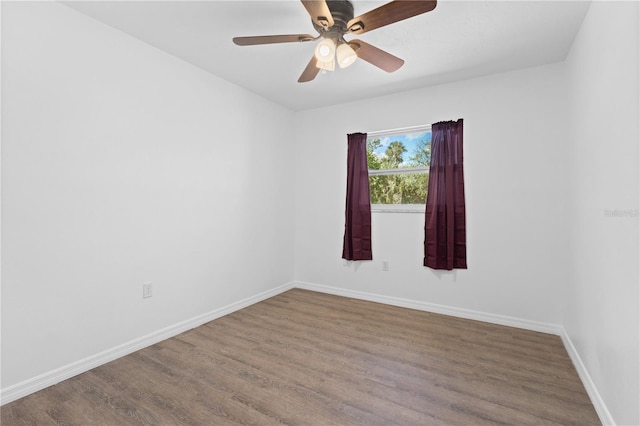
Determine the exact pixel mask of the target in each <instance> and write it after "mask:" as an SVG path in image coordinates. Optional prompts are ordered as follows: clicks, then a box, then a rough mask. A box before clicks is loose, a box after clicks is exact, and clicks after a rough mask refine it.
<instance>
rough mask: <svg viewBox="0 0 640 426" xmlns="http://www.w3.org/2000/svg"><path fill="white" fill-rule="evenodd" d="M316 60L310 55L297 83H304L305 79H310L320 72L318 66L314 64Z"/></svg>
mask: <svg viewBox="0 0 640 426" xmlns="http://www.w3.org/2000/svg"><path fill="white" fill-rule="evenodd" d="M317 62H318V60H317V59H316V57H315V55H314V56H312V57H311V60H310V61H309V63H308V64H307V67H306V68H305V69H304V71H302V74H301V75H300V78H299V79H298V83H306V82H307V81H311V80H313V79H314V78H316V76H317V75H318V72H320V68H318V67H317V66H316V64H317Z"/></svg>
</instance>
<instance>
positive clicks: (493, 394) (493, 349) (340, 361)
mask: <svg viewBox="0 0 640 426" xmlns="http://www.w3.org/2000/svg"><path fill="white" fill-rule="evenodd" d="M0 410H1V424H2V426H9V425H23V424H33V425H48V424H65V425H137V424H155V425H184V424H193V425H226V424H260V425H263V424H265V425H267V424H268V425H270V424H292V425H296V424H298V425H392V424H393V425H438V424H447V425H482V424H510V425H528V424H545V425H553V424H575V425H595V424H600V422H599V420H598V417H597V415H596V412H595V410H594V408H593V406H592V405H591V402H590V401H589V398H588V396H587V394H586V392H585V390H584V387H583V386H582V383H581V382H580V379H579V378H578V375H577V373H576V371H575V369H574V367H573V365H572V364H571V361H570V359H569V357H568V355H567V353H566V351H565V349H564V347H563V345H562V342H561V340H560V338H559V337H557V336H553V335H548V334H543V333H536V332H532V331H525V330H520V329H515V328H511V327H504V326H498V325H492V324H487V323H482V322H477V321H471V320H465V319H460V318H455V317H449V316H445V315H438V314H432V313H427V312H421V311H415V310H411V309H404V308H398V307H392V306H386V305H381V304H377V303H371V302H365V301H360V300H354V299H349V298H343V297H338V296H332V295H327V294H321V293H315V292H311V291H306V290H299V289H294V290H290V291H287V292H286V293H283V294H280V295H278V296H276V297H273V298H271V299H268V300H266V301H263V302H260V303H258V304H255V305H253V306H250V307H248V308H245V309H242V310H240V311H238V312H235V313H233V314H230V315H227V316H225V317H222V318H219V319H217V320H215V321H212V322H210V323H208V324H205V325H203V326H201V327H198V328H196V329H193V330H190V331H188V332H186V333H183V334H180V335H179V336H176V337H174V338H171V339H168V340H165V341H163V342H161V343H158V344H156V345H153V346H150V347H148V348H146V349H143V350H140V351H138V352H135V353H133V354H131V355H128V356H126V357H123V358H120V359H118V360H116V361H113V362H111V363H108V364H106V365H103V366H100V367H98V368H95V369H93V370H91V371H89V372H86V373H84V374H81V375H79V376H76V377H74V378H72V379H69V380H66V381H64V382H61V383H59V384H57V385H55V386H51V387H49V388H47V389H45V390H42V391H40V392H37V393H35V394H32V395H29V396H27V397H25V398H22V399H20V400H18V401H15V402H12V403H9V404H6V405H5V406H3V407H2V408H1V409H0Z"/></svg>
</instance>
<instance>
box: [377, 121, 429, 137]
mask: <svg viewBox="0 0 640 426" xmlns="http://www.w3.org/2000/svg"><path fill="white" fill-rule="evenodd" d="M415 130H431V124H424V125H422V126H411V127H401V128H399V129H388V130H376V131H375V132H367V136H370V135H373V136H380V135H388V134H400V133H409V132H412V131H415Z"/></svg>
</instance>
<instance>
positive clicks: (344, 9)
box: [233, 0, 437, 83]
mask: <svg viewBox="0 0 640 426" xmlns="http://www.w3.org/2000/svg"><path fill="white" fill-rule="evenodd" d="M300 1H301V2H302V4H303V5H304V7H305V9H307V12H308V13H309V15H310V16H311V22H312V24H313V27H314V28H315V29H316V31H317V32H318V34H319V35H317V36H315V37H314V36H313V35H311V34H287V35H267V36H251V37H234V39H233V42H234V43H235V44H237V45H239V46H252V45H257V44H272V43H290V42H308V41H314V40H318V39H319V38H323V40H322V41H321V42H320V43H318V45H317V46H316V49H315V54H314V56H313V57H312V58H311V60H310V61H309V63H308V64H307V67H306V68H305V69H304V71H303V72H302V75H300V78H299V79H298V82H299V83H304V82H307V81H311V80H313V79H314V78H315V77H316V75H318V72H319V71H320V70H321V69H322V70H330V71H333V70H334V69H335V64H336V62H337V63H338V66H340V67H341V68H346V67H348V66H349V65H351V64H352V63H353V62H355V60H356V59H357V58H360V59H363V60H365V61H367V62H369V63H370V64H373V65H375V66H376V67H378V68H380V69H382V70H384V71H387V72H394V71H396V70H398V69H399V68H400V67H401V66H402V65H403V64H404V61H403V60H402V59H400V58H398V57H396V56H393V55H392V54H390V53H388V52H385V51H384V50H381V49H379V48H377V47H375V46H372V45H370V44H368V43H365V42H364V41H362V40H358V39H355V40H351V41H347V40H345V38H344V36H345V35H347V34H364V33H366V32H367V31H371V30H375V29H376V28H380V27H384V26H385V25H389V24H393V23H394V22H398V21H402V20H403V19H407V18H411V17H413V16H416V15H420V14H422V13H426V12H429V11H431V10H433V9H435V7H436V4H437V1H436V0H395V1H391V2H389V3H386V4H384V5H382V6H380V7H378V8H376V9H373V10H371V11H369V12H367V13H365V14H363V15H360V16H357V17H354V16H353V15H354V11H353V4H352V3H351V2H350V1H349V0H300Z"/></svg>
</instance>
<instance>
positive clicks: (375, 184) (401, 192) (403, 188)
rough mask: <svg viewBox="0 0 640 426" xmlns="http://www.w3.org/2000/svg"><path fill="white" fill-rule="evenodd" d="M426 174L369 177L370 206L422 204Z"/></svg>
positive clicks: (426, 180) (425, 192)
mask: <svg viewBox="0 0 640 426" xmlns="http://www.w3.org/2000/svg"><path fill="white" fill-rule="evenodd" d="M428 184H429V174H428V173H417V174H404V175H390V176H369V191H370V193H371V204H424V203H425V202H426V200H427V186H428Z"/></svg>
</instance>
